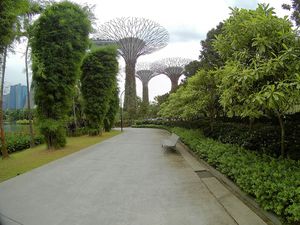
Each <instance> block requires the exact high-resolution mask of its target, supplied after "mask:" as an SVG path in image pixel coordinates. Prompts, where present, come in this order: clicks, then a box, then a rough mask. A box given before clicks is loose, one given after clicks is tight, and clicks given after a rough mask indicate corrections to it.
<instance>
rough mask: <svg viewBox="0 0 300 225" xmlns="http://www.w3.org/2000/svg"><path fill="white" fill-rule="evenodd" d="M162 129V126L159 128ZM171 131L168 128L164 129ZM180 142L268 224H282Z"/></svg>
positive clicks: (272, 214) (183, 145)
mask: <svg viewBox="0 0 300 225" xmlns="http://www.w3.org/2000/svg"><path fill="white" fill-rule="evenodd" d="M158 129H162V128H158ZM162 130H165V131H167V132H168V133H169V134H170V133H171V132H170V131H168V130H167V129H162ZM177 144H180V145H181V146H182V147H183V148H184V150H186V151H187V152H189V153H190V154H191V155H192V156H193V157H194V158H195V159H196V160H197V161H198V162H199V163H201V164H203V165H204V166H205V167H206V168H207V169H208V170H209V172H211V174H212V175H213V176H214V177H215V178H217V180H219V181H220V182H221V183H222V184H223V185H224V186H225V187H226V188H227V189H228V190H229V191H231V192H232V193H233V194H234V195H235V196H236V197H237V198H238V199H240V200H241V201H242V202H243V203H244V204H245V205H247V206H248V207H249V208H250V209H251V210H252V211H253V212H254V213H255V214H256V215H257V216H259V217H260V218H261V219H262V220H263V221H264V222H265V223H267V224H268V225H282V223H281V221H280V220H279V218H278V217H277V216H276V215H275V214H274V213H271V212H267V211H266V210H264V209H262V208H261V207H260V206H259V205H258V203H257V202H255V200H254V198H253V197H251V196H249V195H248V194H246V193H245V192H244V191H242V190H241V189H240V188H239V187H238V186H237V185H236V184H235V183H234V182H233V181H231V180H230V179H229V178H228V177H227V176H225V175H224V174H222V173H221V172H219V171H218V170H216V169H215V168H214V167H212V166H211V165H209V164H208V163H207V162H206V161H204V160H203V159H201V158H200V157H199V156H198V155H197V154H196V153H195V152H193V151H192V150H191V149H190V148H189V147H188V146H187V145H185V144H184V143H183V142H182V141H181V140H180V139H179V141H178V142H177Z"/></svg>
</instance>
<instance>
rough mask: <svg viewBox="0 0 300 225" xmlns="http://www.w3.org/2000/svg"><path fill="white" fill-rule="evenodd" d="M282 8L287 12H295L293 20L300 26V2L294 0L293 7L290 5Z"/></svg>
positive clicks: (284, 5) (292, 16)
mask: <svg viewBox="0 0 300 225" xmlns="http://www.w3.org/2000/svg"><path fill="white" fill-rule="evenodd" d="M282 8H284V9H287V10H289V11H290V10H293V11H292V15H291V18H292V20H294V21H295V23H296V26H298V27H299V26H300V1H299V0H292V5H290V4H282Z"/></svg>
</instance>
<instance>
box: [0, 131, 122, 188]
mask: <svg viewBox="0 0 300 225" xmlns="http://www.w3.org/2000/svg"><path fill="white" fill-rule="evenodd" d="M119 133H120V132H119V131H116V130H113V131H111V132H105V133H103V134H102V136H80V137H68V138H67V141H68V142H67V145H66V146H65V147H64V148H62V149H58V150H46V149H47V148H46V145H45V144H42V145H39V146H36V147H34V148H30V149H27V150H26V151H21V152H16V153H13V154H10V157H9V158H8V159H6V160H0V182H3V181H5V180H7V179H10V178H12V177H15V176H17V175H20V174H22V173H25V172H27V171H30V170H32V169H34V168H37V167H39V166H42V165H44V164H46V163H49V162H51V161H53V160H56V159H59V158H62V157H64V156H67V155H70V154H72V153H74V152H77V151H80V150H82V149H84V148H86V147H88V146H91V145H94V144H97V143H100V142H102V141H104V140H106V139H108V138H111V137H113V136H115V135H118V134H119Z"/></svg>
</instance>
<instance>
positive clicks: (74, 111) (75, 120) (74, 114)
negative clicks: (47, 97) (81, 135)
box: [73, 97, 77, 131]
mask: <svg viewBox="0 0 300 225" xmlns="http://www.w3.org/2000/svg"><path fill="white" fill-rule="evenodd" d="M73 117H74V126H75V131H76V130H77V118H76V108H75V98H74V97H73Z"/></svg>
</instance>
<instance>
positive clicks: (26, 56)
mask: <svg viewBox="0 0 300 225" xmlns="http://www.w3.org/2000/svg"><path fill="white" fill-rule="evenodd" d="M28 50H29V42H28V41H27V46H26V52H25V73H26V82H27V105H28V106H27V107H28V119H29V132H30V147H31V148H33V147H34V146H35V144H34V134H33V127H32V112H31V100H30V86H29V72H28Z"/></svg>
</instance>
